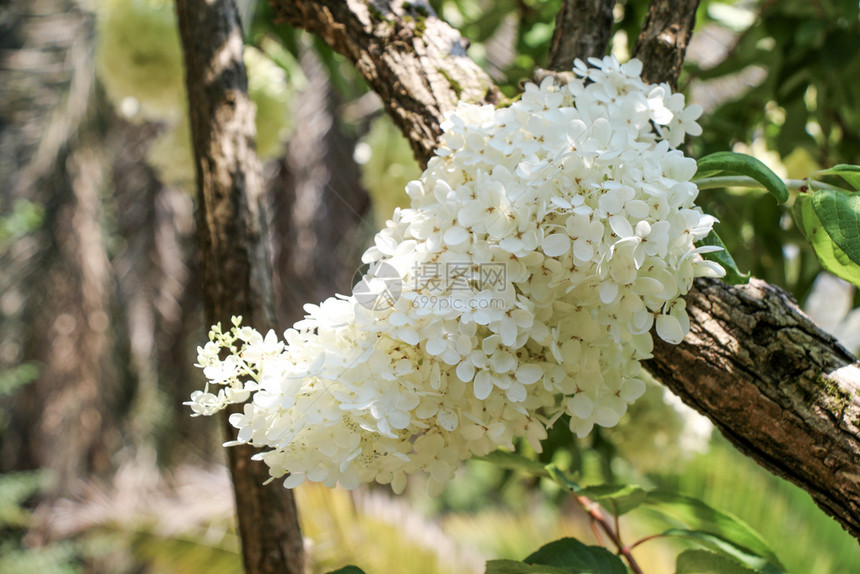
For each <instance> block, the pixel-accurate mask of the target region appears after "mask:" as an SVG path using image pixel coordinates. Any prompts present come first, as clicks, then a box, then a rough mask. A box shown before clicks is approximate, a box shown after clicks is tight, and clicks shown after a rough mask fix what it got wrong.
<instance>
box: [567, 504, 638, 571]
mask: <svg viewBox="0 0 860 574" xmlns="http://www.w3.org/2000/svg"><path fill="white" fill-rule="evenodd" d="M573 498H574V499H575V500H576V502H577V503H578V504H579V505H580V506H581V507H582V509H583V510H585V512H587V513H588V515H589V517H590V518H591V520H592V523H595V522H596V523H597V524H599V525H600V528H601V529H603V531H604V532H605V533H606V536H608V537H609V539H610V540H611V541H612V544H614V545H615V548H616V549H617V550H618V554H620V555H621V556H623V557H624V559H625V560H627V564H629V565H630V569H631V570H632V571H633V574H643V573H642V569H641V568H640V567H639V564H638V563H637V562H636V559H635V558H633V553H632V552H631V550H632V547H628V546H625V545H624V543H623V542H622V541H621V532H620V531H619V530H618V529H617V521H616V527H615V528H613V527H612V523H611V522H610V519H609V517H608V516H606V513H605V512H604V511H603V509H602V508H601V507H600V505H599V504H597V503H596V502H595V501H593V500H591V499H590V498H588V497H587V496H578V495H576V494H574V495H573Z"/></svg>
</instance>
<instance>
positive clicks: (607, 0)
mask: <svg viewBox="0 0 860 574" xmlns="http://www.w3.org/2000/svg"><path fill="white" fill-rule="evenodd" d="M613 6H615V0H565V1H564V3H563V4H562V6H561V9H560V10H559V11H558V16H556V19H555V31H554V32H553V35H552V43H551V44H550V48H549V68H550V69H551V70H558V71H562V72H565V71H570V68H571V67H572V66H573V61H574V60H575V59H576V58H580V59H582V60H587V59H588V58H602V57H603V56H604V55H605V54H606V49H607V48H608V47H609V38H610V36H611V34H612V8H613Z"/></svg>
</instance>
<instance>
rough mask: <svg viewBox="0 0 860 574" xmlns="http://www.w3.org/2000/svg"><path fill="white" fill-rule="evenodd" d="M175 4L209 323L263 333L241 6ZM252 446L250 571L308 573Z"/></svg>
mask: <svg viewBox="0 0 860 574" xmlns="http://www.w3.org/2000/svg"><path fill="white" fill-rule="evenodd" d="M176 11H177V14H178V16H179V30H180V35H181V38H182V46H183V52H184V59H185V70H186V86H187V90H188V99H189V104H190V115H189V118H190V121H191V133H192V142H193V146H194V156H195V159H196V168H197V190H198V195H197V197H198V236H199V238H200V253H201V260H202V267H203V302H204V309H205V315H206V321H207V324H214V323H218V322H221V323H222V324H223V325H225V326H229V324H230V318H231V316H232V315H242V316H243V317H244V323H245V324H246V325H251V326H253V327H255V328H256V329H258V330H261V331H263V332H265V331H267V330H268V329H269V328H271V327H272V326H273V321H272V309H271V305H272V292H271V270H270V266H269V259H268V256H267V253H266V249H265V242H264V241H263V237H264V232H263V230H262V223H263V222H264V221H265V220H264V217H263V213H262V210H263V207H262V203H261V196H262V177H261V171H260V170H261V168H260V162H259V159H258V158H257V154H256V151H255V149H254V135H255V134H254V106H253V104H252V102H251V100H250V98H249V97H248V82H247V77H246V72H245V67H244V64H243V61H242V47H243V46H242V33H241V28H240V23H239V15H238V11H237V9H236V6H235V4H234V2H233V1H232V0H177V2H176ZM224 421H225V427H226V428H227V432H229V433H230V434H231V435H232V433H233V432H234V431H233V429H232V428H230V425H229V424H228V423H227V422H226V418H225V419H224ZM252 454H254V449H253V448H251V447H249V446H246V445H243V446H238V447H232V448H230V449H228V457H229V462H230V470H231V472H232V475H233V485H234V491H235V495H236V507H237V516H238V521H239V533H240V536H241V539H242V555H243V559H244V563H245V569H246V571H247V572H248V573H249V574H275V573H279V574H283V573H285V572H287V573H296V574H301V573H303V572H304V570H305V558H304V551H303V544H302V535H301V531H300V529H299V523H298V517H297V512H296V505H295V501H294V498H293V495H292V492H291V491H289V490H286V489H283V488H271V487H269V488H267V487H264V486H263V482H264V481H265V480H266V479H268V477H269V473H268V470H267V469H266V467H265V466H264V465H263V464H262V463H260V462H252V461H251V455H252Z"/></svg>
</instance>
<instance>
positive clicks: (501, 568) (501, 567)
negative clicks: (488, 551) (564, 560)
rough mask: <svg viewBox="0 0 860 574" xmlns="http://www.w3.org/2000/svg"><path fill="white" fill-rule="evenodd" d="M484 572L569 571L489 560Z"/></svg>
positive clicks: (533, 573) (544, 573)
mask: <svg viewBox="0 0 860 574" xmlns="http://www.w3.org/2000/svg"><path fill="white" fill-rule="evenodd" d="M484 572H485V574H569V573H570V570H565V569H562V568H553V567H552V566H542V565H540V564H526V563H525V562H518V561H516V560H489V561H487V569H486V570H485V571H484Z"/></svg>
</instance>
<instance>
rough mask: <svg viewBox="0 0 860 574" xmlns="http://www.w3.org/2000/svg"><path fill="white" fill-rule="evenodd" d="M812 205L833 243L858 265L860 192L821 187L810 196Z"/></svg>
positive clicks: (859, 262) (859, 263)
mask: <svg viewBox="0 0 860 574" xmlns="http://www.w3.org/2000/svg"><path fill="white" fill-rule="evenodd" d="M812 207H813V208H814V209H815V215H817V216H818V219H819V220H820V221H821V224H822V225H823V226H824V231H826V232H827V235H829V236H830V239H832V240H833V243H835V244H836V245H838V246H839V249H841V250H842V251H844V252H845V255H847V256H848V258H849V259H851V261H853V262H854V263H857V264H858V265H860V193H840V192H838V191H836V190H833V189H822V190H819V191H816V192H815V194H814V195H813V196H812Z"/></svg>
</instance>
